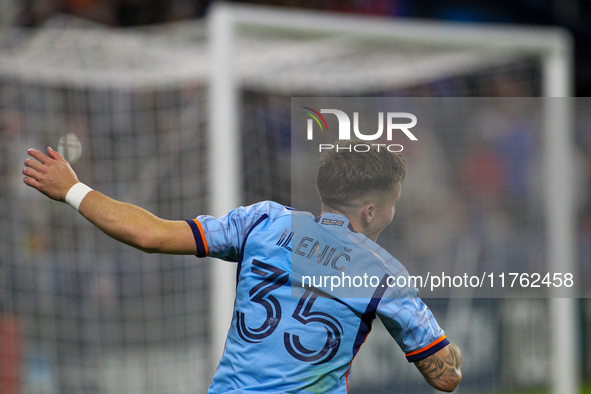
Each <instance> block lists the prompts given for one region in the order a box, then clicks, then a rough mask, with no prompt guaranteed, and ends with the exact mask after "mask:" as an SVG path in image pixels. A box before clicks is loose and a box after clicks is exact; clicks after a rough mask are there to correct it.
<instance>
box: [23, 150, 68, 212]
mask: <svg viewBox="0 0 591 394" xmlns="http://www.w3.org/2000/svg"><path fill="white" fill-rule="evenodd" d="M28 153H29V156H31V157H33V158H34V159H27V160H25V168H24V169H23V174H24V175H25V178H24V182H25V183H26V184H27V185H28V186H31V187H33V188H35V189H37V190H39V191H40V192H41V193H43V194H45V195H46V196H47V197H49V198H52V199H54V200H57V201H64V200H65V198H66V193H67V192H68V190H70V188H71V187H72V186H73V185H75V184H76V183H78V177H76V173H75V172H74V170H72V167H71V166H70V163H68V162H67V161H66V160H65V159H64V158H63V157H62V155H60V154H59V153H58V152H56V151H54V150H53V149H51V148H50V147H48V148H47V155H45V154H44V153H43V152H40V151H38V150H36V149H29V151H28Z"/></svg>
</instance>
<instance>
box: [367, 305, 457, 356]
mask: <svg viewBox="0 0 591 394" xmlns="http://www.w3.org/2000/svg"><path fill="white" fill-rule="evenodd" d="M377 315H378V316H379V317H380V319H381V320H382V322H383V323H384V326H385V327H386V329H387V330H388V332H390V335H392V337H393V338H394V339H395V340H396V342H397V343H398V345H399V346H400V348H401V349H402V351H404V353H405V354H406V359H407V360H408V362H414V361H419V360H422V359H424V358H426V357H428V356H430V355H432V354H434V353H436V352H437V351H439V350H441V349H443V348H444V347H445V346H447V345H449V341H448V340H447V338H446V337H445V333H444V332H443V330H442V329H441V328H440V327H439V325H438V324H437V321H435V317H434V316H433V313H432V312H431V310H430V309H429V308H428V307H427V305H425V303H424V302H423V301H422V300H421V299H420V298H419V297H412V298H389V299H387V298H384V299H382V300H381V301H380V304H379V305H378V309H377Z"/></svg>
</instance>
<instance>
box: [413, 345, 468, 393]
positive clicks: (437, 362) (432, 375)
mask: <svg viewBox="0 0 591 394" xmlns="http://www.w3.org/2000/svg"><path fill="white" fill-rule="evenodd" d="M448 350H449V357H440V356H439V355H438V354H437V353H436V354H433V355H431V356H429V357H427V358H425V359H423V360H420V361H417V362H416V363H415V364H416V366H417V368H418V369H419V370H420V371H421V373H422V374H423V376H424V377H425V378H426V379H427V381H429V382H435V381H438V382H442V383H450V384H451V383H452V382H453V381H454V380H456V379H457V378H458V375H459V368H460V365H461V363H462V355H461V352H460V349H459V348H458V346H457V345H456V344H454V343H450V344H449V345H448ZM447 381H449V382H447Z"/></svg>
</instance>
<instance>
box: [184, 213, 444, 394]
mask: <svg viewBox="0 0 591 394" xmlns="http://www.w3.org/2000/svg"><path fill="white" fill-rule="evenodd" d="M187 222H188V223H189V224H190V225H191V227H192V229H193V233H194V235H195V240H196V242H197V251H198V254H197V255H198V256H199V257H204V256H212V257H218V258H221V259H224V260H227V261H234V262H237V263H238V267H237V288H236V303H235V306H234V317H233V320H232V325H231V327H230V330H229V332H228V338H227V340H226V347H225V350H224V354H223V356H222V358H221V361H220V364H219V366H218V369H217V371H216V373H215V376H214V378H213V381H212V384H211V386H210V388H209V393H211V394H217V393H236V394H237V393H347V392H348V375H349V372H350V368H351V362H352V360H353V358H354V357H355V355H356V354H357V352H358V351H359V348H360V347H361V345H362V344H363V342H364V341H365V338H366V337H367V335H368V334H369V332H370V330H371V326H372V322H373V320H374V319H375V317H376V316H379V317H380V319H381V320H382V321H383V322H384V324H385V326H386V328H387V329H388V331H389V332H390V334H391V335H392V337H393V338H394V339H395V340H396V342H397V343H398V344H399V345H400V347H401V349H402V350H403V351H404V352H405V353H406V356H407V359H408V360H409V362H412V361H417V360H421V359H423V358H425V357H427V356H429V355H431V354H433V353H435V352H437V351H438V350H440V349H441V348H443V347H445V346H447V345H448V343H449V342H448V341H447V339H446V338H445V335H444V333H443V330H441V328H440V327H439V326H438V325H437V322H436V321H435V319H434V317H433V315H432V313H431V311H430V310H429V309H428V308H427V306H426V305H425V304H424V303H423V302H422V301H421V300H420V299H419V298H418V297H416V294H417V293H416V289H414V288H413V289H410V292H407V293H405V296H404V297H399V298H390V297H389V296H388V295H387V294H386V293H385V292H386V291H387V290H389V288H388V286H385V285H384V284H385V283H386V280H387V278H388V277H391V276H396V275H407V273H406V269H404V267H403V266H402V264H400V263H399V262H398V261H397V260H396V259H394V258H393V257H392V256H391V255H390V254H389V253H387V252H386V251H385V250H384V249H382V248H381V247H380V246H378V245H377V244H376V243H375V242H373V241H371V240H370V239H369V238H367V237H366V236H365V235H363V234H360V233H356V232H355V231H354V230H353V228H352V227H351V225H350V223H349V220H348V219H347V218H346V217H344V216H341V215H337V214H324V215H323V216H322V217H320V218H317V219H315V218H314V216H313V215H312V214H310V213H307V212H301V211H295V210H291V209H290V208H287V207H285V206H282V205H280V204H277V203H274V202H269V201H267V202H261V203H258V204H254V205H251V206H249V207H241V208H238V209H236V210H233V211H231V212H229V213H228V214H227V215H225V216H223V217H221V218H219V219H215V218H214V217H211V216H199V217H198V218H197V219H194V220H188V221H187ZM296 263H297V267H298V270H300V271H302V272H300V273H298V274H296V275H294V273H293V272H292V264H293V266H294V267H295V266H296ZM302 267H303V268H302ZM308 267H309V268H310V270H308ZM360 267H362V269H363V270H364V272H369V273H370V276H376V277H378V278H379V281H380V282H379V284H377V283H374V285H376V286H373V287H374V288H375V289H374V288H372V289H371V295H370V296H367V297H358V298H345V297H334V294H333V297H332V298H328V297H322V296H319V293H320V291H319V290H318V289H315V288H314V287H313V286H312V287H310V286H307V287H305V288H302V287H301V279H302V278H301V276H302V275H306V274H309V275H324V274H326V275H337V274H338V275H341V276H344V275H345V274H346V273H347V274H348V273H351V272H354V271H356V272H359V268H360ZM378 278H376V280H377V279H378ZM296 283H297V284H296ZM292 284H293V286H294V290H298V292H297V294H298V295H299V296H298V297H297V298H295V297H292V291H291V286H292ZM296 286H297V288H296ZM405 291H408V290H405ZM386 297H388V298H386Z"/></svg>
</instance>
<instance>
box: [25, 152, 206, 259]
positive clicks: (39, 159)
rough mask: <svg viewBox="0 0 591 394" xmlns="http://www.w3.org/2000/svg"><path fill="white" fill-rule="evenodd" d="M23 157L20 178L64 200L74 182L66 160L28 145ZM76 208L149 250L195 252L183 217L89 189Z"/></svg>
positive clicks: (106, 230) (113, 234)
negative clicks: (162, 216) (163, 215)
mask: <svg viewBox="0 0 591 394" xmlns="http://www.w3.org/2000/svg"><path fill="white" fill-rule="evenodd" d="M28 153H29V155H30V156H31V157H32V158H31V159H27V160H26V161H25V168H24V169H23V174H24V175H25V179H24V182H25V183H26V184H27V185H28V186H31V187H33V188H35V189H37V190H39V191H40V192H41V193H43V194H45V195H46V196H48V197H49V198H52V199H54V200H56V201H65V198H66V194H67V193H68V191H69V190H70V188H71V187H72V186H73V185H75V184H76V183H78V178H77V177H76V173H75V172H74V170H72V167H70V164H69V163H68V162H67V161H66V160H65V159H64V158H63V157H62V156H61V155H60V154H59V153H58V152H56V151H54V150H53V149H51V148H47V155H45V154H43V153H42V152H40V151H38V150H35V149H30V150H29V152H28ZM78 211H79V212H80V213H81V214H82V215H83V216H84V217H85V218H86V219H88V220H89V221H90V222H91V223H93V224H94V225H95V226H97V227H98V228H99V229H101V230H102V231H103V232H104V233H105V234H107V235H109V236H110V237H112V238H114V239H116V240H118V241H120V242H123V243H126V244H128V245H131V246H133V247H136V248H138V249H140V250H143V251H145V252H149V253H171V254H195V253H196V245H195V239H194V237H193V233H192V231H191V227H190V226H189V224H187V223H186V222H184V221H172V220H164V219H160V218H159V217H157V216H155V215H153V214H151V213H150V212H148V211H146V210H145V209H142V208H140V207H138V206H135V205H132V204H127V203H123V202H120V201H117V200H113V199H112V198H109V197H107V196H105V195H104V194H102V193H100V192H98V191H96V190H93V191H91V192H90V193H88V194H87V195H86V197H84V199H83V200H82V203H81V204H80V207H79V208H78Z"/></svg>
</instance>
